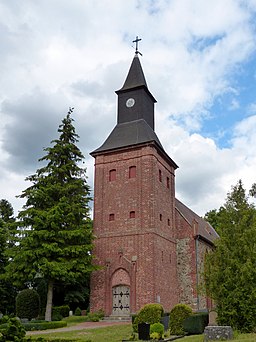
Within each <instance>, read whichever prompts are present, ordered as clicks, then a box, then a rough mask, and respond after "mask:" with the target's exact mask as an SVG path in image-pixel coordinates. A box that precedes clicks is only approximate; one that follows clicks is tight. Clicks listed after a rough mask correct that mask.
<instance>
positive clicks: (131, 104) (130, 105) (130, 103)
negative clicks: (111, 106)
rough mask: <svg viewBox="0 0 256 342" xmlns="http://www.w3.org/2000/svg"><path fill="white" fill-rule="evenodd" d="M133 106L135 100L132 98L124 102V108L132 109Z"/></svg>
mask: <svg viewBox="0 0 256 342" xmlns="http://www.w3.org/2000/svg"><path fill="white" fill-rule="evenodd" d="M134 104H135V100H134V99H133V98H132V97H131V98H130V99H128V100H127V101H126V107H128V108H130V107H133V106H134Z"/></svg>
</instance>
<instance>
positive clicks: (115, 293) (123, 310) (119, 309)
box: [112, 285, 130, 316]
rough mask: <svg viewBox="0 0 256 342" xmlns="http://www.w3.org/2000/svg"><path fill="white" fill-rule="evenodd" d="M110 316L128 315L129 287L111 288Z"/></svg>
mask: <svg viewBox="0 0 256 342" xmlns="http://www.w3.org/2000/svg"><path fill="white" fill-rule="evenodd" d="M112 298H113V306H112V315H114V316H127V315H129V314H130V287H129V286H126V285H119V286H115V287H113V288H112Z"/></svg>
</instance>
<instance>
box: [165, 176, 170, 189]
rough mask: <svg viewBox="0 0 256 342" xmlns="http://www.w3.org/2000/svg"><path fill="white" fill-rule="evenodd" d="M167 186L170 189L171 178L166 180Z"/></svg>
mask: <svg viewBox="0 0 256 342" xmlns="http://www.w3.org/2000/svg"><path fill="white" fill-rule="evenodd" d="M166 186H167V188H168V189H169V188H170V179H169V177H167V178H166Z"/></svg>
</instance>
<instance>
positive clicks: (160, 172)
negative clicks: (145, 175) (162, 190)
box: [158, 170, 162, 182]
mask: <svg viewBox="0 0 256 342" xmlns="http://www.w3.org/2000/svg"><path fill="white" fill-rule="evenodd" d="M158 176H159V182H162V171H161V170H159V173H158Z"/></svg>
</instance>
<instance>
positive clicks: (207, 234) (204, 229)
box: [175, 198, 219, 243]
mask: <svg viewBox="0 0 256 342" xmlns="http://www.w3.org/2000/svg"><path fill="white" fill-rule="evenodd" d="M175 206H176V210H178V211H179V212H180V214H181V215H182V216H183V217H184V218H185V219H186V220H187V222H188V223H189V224H190V225H191V226H192V227H193V221H196V222H197V223H198V235H199V236H200V237H202V238H204V239H206V240H207V241H209V242H210V243H214V240H216V239H217V238H218V237H219V235H218V234H217V232H216V231H215V229H214V228H213V227H212V226H211V225H210V223H209V222H207V221H205V220H204V219H203V218H202V217H200V216H198V215H197V214H196V213H194V212H193V211H192V210H191V209H189V208H188V207H187V206H185V204H183V203H182V202H180V201H179V200H178V199H177V198H176V199H175Z"/></svg>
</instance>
